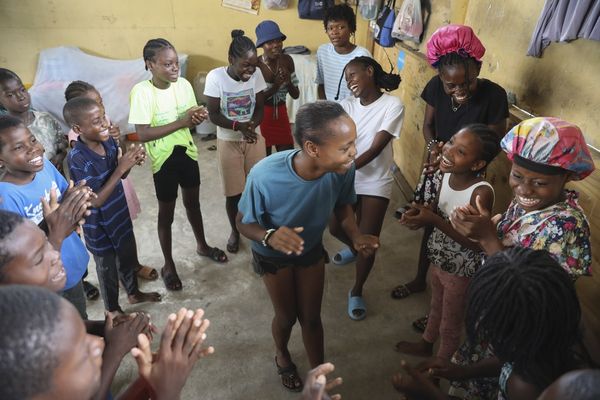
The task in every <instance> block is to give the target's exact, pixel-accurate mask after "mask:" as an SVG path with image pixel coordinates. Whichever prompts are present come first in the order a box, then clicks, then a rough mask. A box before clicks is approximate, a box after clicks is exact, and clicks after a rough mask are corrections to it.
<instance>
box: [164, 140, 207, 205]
mask: <svg viewBox="0 0 600 400" xmlns="http://www.w3.org/2000/svg"><path fill="white" fill-rule="evenodd" d="M185 150H186V148H185V147H183V146H175V147H174V148H173V153H171V155H170V156H169V158H167V161H165V163H164V164H163V165H162V167H160V169H159V170H158V172H157V173H155V174H154V175H152V178H153V179H154V189H155V190H156V198H157V199H158V200H159V201H164V202H171V201H175V200H176V199H177V189H178V188H179V186H181V187H182V188H193V187H197V186H200V168H199V167H198V162H197V161H194V160H192V159H191V158H190V157H189V156H188V155H187V154H185Z"/></svg>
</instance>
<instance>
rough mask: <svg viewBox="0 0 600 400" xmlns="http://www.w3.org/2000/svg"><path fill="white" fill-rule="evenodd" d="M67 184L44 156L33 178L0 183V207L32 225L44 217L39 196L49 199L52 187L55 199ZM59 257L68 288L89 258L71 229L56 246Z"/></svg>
mask: <svg viewBox="0 0 600 400" xmlns="http://www.w3.org/2000/svg"><path fill="white" fill-rule="evenodd" d="M68 187H69V185H68V184H67V181H66V180H65V178H64V177H63V176H62V175H61V174H60V173H59V172H58V171H57V170H56V168H55V167H54V165H52V163H51V162H50V161H48V160H47V159H46V158H44V169H42V170H41V171H40V172H38V173H37V174H35V177H34V178H33V181H31V183H28V184H26V185H15V184H14V183H9V182H0V208H2V209H4V210H8V211H12V212H14V213H17V214H20V215H22V216H24V217H25V218H27V219H29V220H31V221H33V222H34V223H35V224H38V225H39V223H40V222H42V220H43V219H44V214H43V208H42V202H41V200H40V199H41V198H42V197H44V198H46V200H49V199H50V190H51V189H52V188H56V195H57V196H58V199H59V201H60V199H61V198H62V193H64V192H65V191H66V190H67V188H68ZM60 258H61V260H62V262H63V264H64V266H65V272H66V274H67V283H66V284H65V290H67V289H71V288H72V287H73V286H75V285H76V284H77V283H78V282H79V281H80V280H81V278H82V277H83V274H84V273H85V271H86V270H87V265H88V262H89V260H90V256H89V254H88V252H87V251H86V250H85V246H84V245H83V242H82V241H81V239H80V238H79V236H77V234H76V233H75V232H72V233H71V234H70V235H69V236H67V237H66V238H65V240H63V242H62V246H61V247H60Z"/></svg>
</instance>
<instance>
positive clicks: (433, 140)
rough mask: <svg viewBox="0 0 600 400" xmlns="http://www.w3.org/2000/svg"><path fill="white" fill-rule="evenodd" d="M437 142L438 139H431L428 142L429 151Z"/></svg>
mask: <svg viewBox="0 0 600 400" xmlns="http://www.w3.org/2000/svg"><path fill="white" fill-rule="evenodd" d="M437 143H438V141H437V140H436V139H431V140H430V141H429V142H427V151H431V148H432V147H433V146H434V145H436V144H437Z"/></svg>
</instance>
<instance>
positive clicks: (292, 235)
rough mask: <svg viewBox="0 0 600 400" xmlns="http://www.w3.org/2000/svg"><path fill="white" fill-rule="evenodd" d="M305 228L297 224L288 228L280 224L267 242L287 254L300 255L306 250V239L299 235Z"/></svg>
mask: <svg viewBox="0 0 600 400" xmlns="http://www.w3.org/2000/svg"><path fill="white" fill-rule="evenodd" d="M303 230H304V228H303V227H301V226H297V227H295V228H288V227H287V226H280V227H279V228H277V230H276V231H275V232H273V234H272V235H271V236H269V239H268V240H267V244H268V245H269V246H271V247H272V248H274V249H275V250H278V251H280V252H282V253H284V254H287V255H292V254H296V255H300V254H302V251H304V239H302V237H300V235H298V234H299V233H300V232H302V231H303Z"/></svg>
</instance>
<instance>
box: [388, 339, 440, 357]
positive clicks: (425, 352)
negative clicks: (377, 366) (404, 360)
mask: <svg viewBox="0 0 600 400" xmlns="http://www.w3.org/2000/svg"><path fill="white" fill-rule="evenodd" d="M396 351H397V352H399V353H404V354H409V355H411V356H417V357H431V356H432V355H433V343H429V342H426V341H425V340H423V339H421V341H420V342H417V343H414V342H405V341H401V342H398V343H396Z"/></svg>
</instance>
